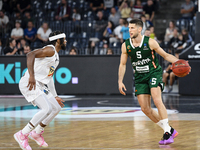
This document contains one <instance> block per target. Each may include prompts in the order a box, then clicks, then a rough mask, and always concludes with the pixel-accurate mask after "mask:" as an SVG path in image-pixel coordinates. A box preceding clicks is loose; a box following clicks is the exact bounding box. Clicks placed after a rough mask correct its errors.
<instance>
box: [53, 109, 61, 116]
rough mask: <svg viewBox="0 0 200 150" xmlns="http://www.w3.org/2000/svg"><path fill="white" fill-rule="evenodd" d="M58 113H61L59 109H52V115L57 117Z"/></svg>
mask: <svg viewBox="0 0 200 150" xmlns="http://www.w3.org/2000/svg"><path fill="white" fill-rule="evenodd" d="M60 111H61V107H56V108H54V109H53V112H52V113H54V115H57V114H58V113H59V112H60Z"/></svg>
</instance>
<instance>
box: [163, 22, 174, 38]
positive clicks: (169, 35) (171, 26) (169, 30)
mask: <svg viewBox="0 0 200 150" xmlns="http://www.w3.org/2000/svg"><path fill="white" fill-rule="evenodd" d="M175 28H176V26H175V23H174V21H172V20H171V21H170V22H169V27H168V28H167V29H166V31H165V39H164V41H165V42H169V41H170V39H171V38H172V37H173V35H174V29H175Z"/></svg>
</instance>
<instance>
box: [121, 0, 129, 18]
mask: <svg viewBox="0 0 200 150" xmlns="http://www.w3.org/2000/svg"><path fill="white" fill-rule="evenodd" d="M119 11H120V13H121V18H123V19H127V18H129V16H130V13H131V8H130V7H129V6H128V2H127V0H124V1H123V2H122V4H121V6H120V7H119Z"/></svg>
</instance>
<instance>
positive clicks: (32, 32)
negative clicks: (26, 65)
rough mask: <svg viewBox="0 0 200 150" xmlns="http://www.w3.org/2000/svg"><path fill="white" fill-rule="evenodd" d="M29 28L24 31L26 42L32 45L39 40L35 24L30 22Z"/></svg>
mask: <svg viewBox="0 0 200 150" xmlns="http://www.w3.org/2000/svg"><path fill="white" fill-rule="evenodd" d="M27 26H28V27H27V28H26V29H25V30H24V37H25V39H26V41H27V42H28V43H29V45H30V44H31V42H34V41H35V40H36V39H37V29H36V28H34V27H33V22H31V21H29V22H28V25H27Z"/></svg>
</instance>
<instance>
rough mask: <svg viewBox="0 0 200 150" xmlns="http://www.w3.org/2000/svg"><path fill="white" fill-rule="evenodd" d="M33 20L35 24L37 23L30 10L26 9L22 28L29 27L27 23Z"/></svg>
mask: <svg viewBox="0 0 200 150" xmlns="http://www.w3.org/2000/svg"><path fill="white" fill-rule="evenodd" d="M29 21H31V22H32V23H33V24H34V23H35V20H34V18H33V17H32V16H31V14H30V12H28V11H26V12H25V13H24V17H23V20H22V28H23V29H26V28H27V24H28V22H29Z"/></svg>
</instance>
